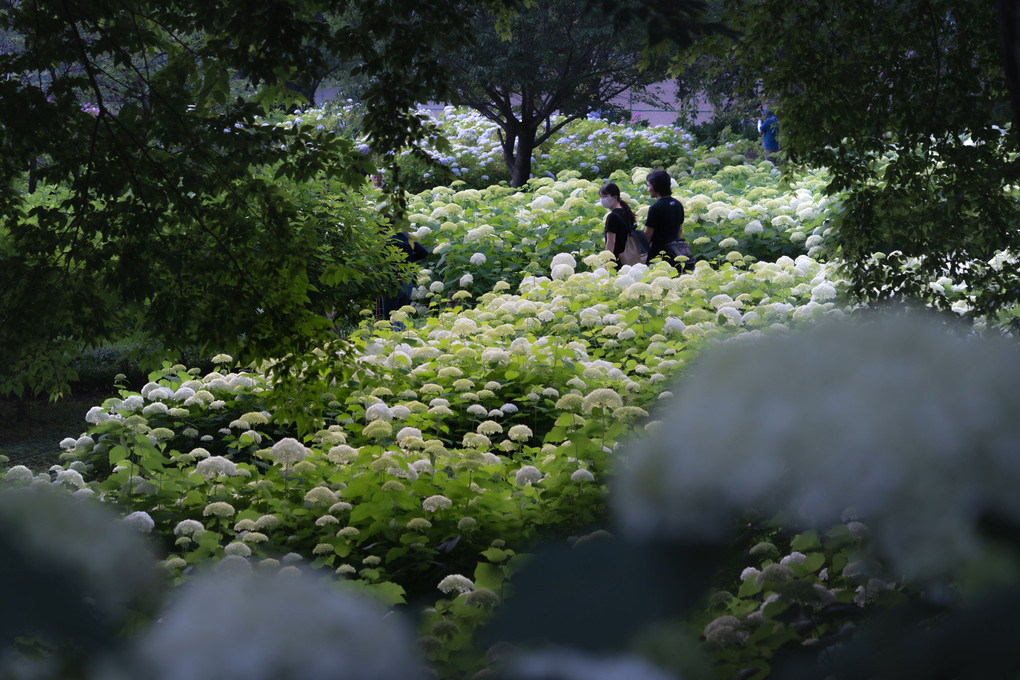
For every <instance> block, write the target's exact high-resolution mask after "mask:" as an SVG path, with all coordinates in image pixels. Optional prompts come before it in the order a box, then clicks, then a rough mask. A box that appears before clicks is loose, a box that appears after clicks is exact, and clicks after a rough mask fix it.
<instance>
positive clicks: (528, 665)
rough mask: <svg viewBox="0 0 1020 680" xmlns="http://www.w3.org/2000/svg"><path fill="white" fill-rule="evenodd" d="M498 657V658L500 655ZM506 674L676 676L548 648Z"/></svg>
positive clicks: (564, 679) (530, 679)
mask: <svg viewBox="0 0 1020 680" xmlns="http://www.w3.org/2000/svg"><path fill="white" fill-rule="evenodd" d="M603 252H606V251H603ZM500 660H502V658H500ZM508 677H512V678H516V679H517V680H546V678H557V680H621V679H623V678H626V680H675V678H676V676H675V675H673V674H672V673H667V672H665V671H663V670H660V669H659V668H658V667H656V666H654V665H652V664H651V663H649V662H648V661H645V660H644V659H642V658H640V657H636V656H607V655H598V654H588V653H585V652H579V651H574V650H562V649H551V650H546V651H537V652H528V653H524V654H520V655H515V656H514V657H512V659H511V661H510V674H509V676H508Z"/></svg>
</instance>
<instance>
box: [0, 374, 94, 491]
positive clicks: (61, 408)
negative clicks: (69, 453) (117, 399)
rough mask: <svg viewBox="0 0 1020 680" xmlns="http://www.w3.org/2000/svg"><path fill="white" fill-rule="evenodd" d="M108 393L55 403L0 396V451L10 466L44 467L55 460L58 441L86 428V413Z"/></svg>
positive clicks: (72, 398)
mask: <svg viewBox="0 0 1020 680" xmlns="http://www.w3.org/2000/svg"><path fill="white" fill-rule="evenodd" d="M106 396H109V394H106V395H100V394H94V393H83V394H74V395H71V396H69V397H64V398H63V399H61V400H59V401H58V402H56V403H50V402H49V401H47V400H45V399H26V400H24V402H22V403H20V404H19V401H18V400H16V399H0V454H2V455H5V456H7V457H8V458H10V464H11V465H26V466H28V467H29V468H31V469H32V470H34V471H37V472H38V471H40V470H45V469H47V468H49V466H50V465H53V464H54V463H56V462H57V459H58V456H59V455H60V440H61V439H63V438H65V437H76V436H78V435H79V434H81V433H82V432H84V431H85V427H86V423H85V413H86V412H87V411H88V410H89V409H90V408H91V407H93V406H95V405H96V404H99V403H101V402H102V400H103V399H104V398H105V397H106Z"/></svg>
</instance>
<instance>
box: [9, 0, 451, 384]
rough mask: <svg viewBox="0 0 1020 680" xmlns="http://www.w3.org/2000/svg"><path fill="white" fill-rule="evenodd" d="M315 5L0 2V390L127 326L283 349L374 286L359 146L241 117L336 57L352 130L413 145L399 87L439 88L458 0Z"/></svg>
mask: <svg viewBox="0 0 1020 680" xmlns="http://www.w3.org/2000/svg"><path fill="white" fill-rule="evenodd" d="M330 7H331V6H330V5H329V3H320V2H314V1H310V0H289V1H288V2H281V3H273V4H272V5H266V6H261V5H260V6H258V7H252V8H248V9H247V10H246V11H244V12H238V11H237V8H236V6H235V5H233V4H230V3H223V2H219V3H215V2H214V3H213V4H209V3H205V2H203V3H197V2H189V1H185V2H177V3H172V4H166V3H148V4H145V3H143V4H141V5H139V4H135V5H132V6H130V7H128V6H126V5H123V4H121V3H113V2H107V1H106V0H98V1H96V2H84V1H82V2H72V3H64V4H61V5H60V6H59V7H53V6H51V4H50V3H45V2H21V3H8V4H5V5H4V6H3V9H0V31H2V32H3V36H4V41H3V46H4V48H3V51H2V53H0V66H2V69H3V72H4V73H6V74H8V75H7V77H5V78H4V80H3V81H2V82H0V114H2V120H3V121H4V124H3V127H2V128H0V355H2V356H3V357H4V359H5V361H4V368H3V372H2V373H0V393H2V394H14V395H22V394H26V393H31V394H46V395H50V396H51V397H56V396H59V395H60V394H62V393H64V392H66V391H67V389H68V386H69V384H70V383H72V382H73V381H74V380H75V377H76V375H75V368H74V366H73V365H71V363H69V361H70V358H71V357H74V356H77V355H78V354H79V353H80V352H81V351H82V350H83V349H86V348H88V347H90V346H97V345H99V344H101V343H103V342H106V341H116V340H119V339H121V338H123V337H126V336H127V335H130V334H135V333H137V334H141V335H142V336H145V337H146V338H148V341H149V342H150V343H151V344H152V345H153V346H154V348H156V349H157V350H158V351H159V353H161V354H162V355H163V356H173V355H175V354H178V355H179V353H180V351H181V350H182V349H183V348H184V347H197V348H199V349H200V350H202V351H206V352H208V353H215V352H220V351H227V352H231V353H233V354H235V355H236V356H237V357H238V358H240V359H242V360H248V359H259V358H269V357H283V356H288V355H289V356H294V357H297V356H300V355H301V354H303V353H305V352H307V351H308V350H309V349H311V348H313V347H316V346H319V345H321V344H323V343H324V342H326V341H327V340H328V338H329V337H331V335H332V329H333V327H334V321H337V320H338V317H339V320H340V321H344V322H346V323H349V322H350V319H351V318H356V317H357V313H358V310H359V309H360V307H361V306H362V305H364V304H368V305H370V304H371V301H372V299H374V298H375V297H378V296H380V295H381V294H384V293H386V292H387V291H389V290H390V289H391V288H392V286H393V284H394V282H395V281H396V280H397V279H398V278H399V277H401V276H402V274H401V273H400V271H399V270H397V269H395V268H394V266H393V265H392V264H391V263H392V262H393V258H392V254H391V253H390V252H389V251H388V249H383V248H378V247H377V246H378V242H379V235H380V228H379V227H376V222H378V218H377V217H376V216H375V215H374V214H373V212H374V207H373V206H372V205H371V204H369V203H366V202H365V201H364V200H362V198H361V196H360V193H361V190H362V188H363V176H364V174H365V173H366V172H367V171H369V170H370V169H371V164H370V162H369V161H368V157H367V156H365V155H364V154H363V153H362V152H361V150H359V149H358V148H356V147H355V145H354V144H353V143H352V141H351V140H350V139H345V138H344V137H342V136H340V135H335V134H332V133H331V132H330V131H328V130H325V129H323V130H318V129H316V128H315V127H314V126H312V125H307V124H305V125H293V126H290V125H287V126H277V125H265V124H263V119H262V116H264V115H265V114H266V113H267V112H269V111H270V110H271V109H272V108H273V107H282V108H288V107H290V106H293V105H295V104H298V103H300V102H301V101H302V96H301V95H300V94H299V93H298V92H295V91H293V89H292V88H296V89H297V90H303V89H307V87H306V85H308V83H309V82H310V81H311V80H314V79H315V78H317V77H319V75H321V73H322V72H323V71H324V70H328V68H329V67H330V64H331V63H333V62H335V61H336V60H338V59H340V60H347V61H352V60H355V61H357V62H358V63H359V64H361V66H360V70H361V72H363V73H366V74H369V75H370V76H372V77H371V78H370V79H369V84H368V85H367V86H366V87H365V89H364V91H363V97H364V103H365V105H366V108H367V109H368V110H369V111H371V112H372V115H370V116H367V117H366V118H365V119H364V120H363V121H362V128H363V131H364V133H365V135H366V136H367V139H368V141H369V143H370V144H371V145H372V146H373V147H374V148H376V149H377V150H381V151H386V150H399V149H400V148H402V147H404V146H408V145H413V144H414V143H415V141H416V140H418V139H420V138H422V137H423V136H424V135H425V134H426V132H427V130H428V128H427V126H425V124H424V122H423V121H422V120H421V118H420V117H419V116H418V115H417V114H416V113H414V112H413V106H414V104H415V103H416V102H417V101H423V100H427V99H429V98H431V97H434V96H437V95H441V94H442V92H441V91H442V84H443V82H444V77H445V76H444V73H443V71H442V70H441V69H436V68H435V61H434V58H433V55H434V54H435V52H436V51H437V50H438V49H440V47H445V46H449V45H456V44H458V43H459V41H461V40H462V39H463V29H464V27H465V26H466V22H467V21H468V18H469V16H470V12H468V11H459V12H454V11H452V3H436V4H431V5H429V6H427V7H424V8H423V7H422V6H421V5H420V4H418V3H411V2H385V3H369V2H357V3H353V4H352V5H350V6H349V7H348V8H347V13H346V14H345V15H344V18H343V20H337V21H333V22H326V21H324V20H322V18H321V17H322V12H323V11H324V10H327V9H329V8H330ZM238 75H240V76H241V77H242V78H243V80H244V81H245V82H246V83H247V85H246V87H245V88H242V89H244V90H245V91H246V92H247V93H248V94H249V95H250V96H249V97H248V98H247V99H244V98H241V97H238V96H237V92H238V91H240V90H239V89H238V87H237V76H238ZM313 76H314V77H313ZM327 196H329V197H332V198H329V199H327V198H326V197H327ZM399 203H400V202H399V200H397V201H395V202H393V205H392V207H391V208H390V209H389V210H390V212H393V213H394V215H396V216H398V217H399V213H400V210H399ZM388 228H390V227H387V226H384V227H382V231H383V232H384V231H385V230H386V229H388Z"/></svg>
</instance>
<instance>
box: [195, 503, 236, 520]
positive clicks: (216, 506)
mask: <svg viewBox="0 0 1020 680" xmlns="http://www.w3.org/2000/svg"><path fill="white" fill-rule="evenodd" d="M235 512H237V511H236V510H234V506H232V505H231V504H230V503H226V502H224V501H214V502H212V503H209V504H208V505H207V506H205V509H204V510H202V516H203V517H209V516H210V515H211V516H213V517H233V516H234V513H235Z"/></svg>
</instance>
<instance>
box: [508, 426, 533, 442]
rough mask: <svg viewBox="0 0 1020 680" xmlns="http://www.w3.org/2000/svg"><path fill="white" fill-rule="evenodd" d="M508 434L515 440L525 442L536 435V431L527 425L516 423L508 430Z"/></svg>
mask: <svg viewBox="0 0 1020 680" xmlns="http://www.w3.org/2000/svg"><path fill="white" fill-rule="evenodd" d="M507 436H508V437H510V439H513V440H514V441H515V442H525V441H528V440H529V439H531V437H532V436H534V433H533V432H532V431H531V428H530V427H528V426H527V425H514V426H513V427H511V428H510V431H509V432H507Z"/></svg>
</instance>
